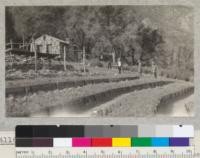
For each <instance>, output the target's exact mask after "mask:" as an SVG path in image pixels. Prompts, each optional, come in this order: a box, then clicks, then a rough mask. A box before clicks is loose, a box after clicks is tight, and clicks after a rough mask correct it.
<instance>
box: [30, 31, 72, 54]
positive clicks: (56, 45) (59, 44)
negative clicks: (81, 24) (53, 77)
mask: <svg viewBox="0 0 200 158" xmlns="http://www.w3.org/2000/svg"><path fill="white" fill-rule="evenodd" d="M34 43H35V49H36V51H37V52H39V53H44V54H54V55H60V56H61V57H63V54H64V50H66V51H67V48H68V47H69V40H66V41H64V40H61V39H58V38H56V37H53V36H50V35H46V34H45V35H42V36H40V37H38V38H37V39H35V40H34ZM34 43H33V44H32V47H31V50H30V51H34V46H33V45H34Z"/></svg>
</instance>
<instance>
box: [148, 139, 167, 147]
mask: <svg viewBox="0 0 200 158" xmlns="http://www.w3.org/2000/svg"><path fill="white" fill-rule="evenodd" d="M151 142H152V146H156V147H166V146H169V138H152V139H151Z"/></svg>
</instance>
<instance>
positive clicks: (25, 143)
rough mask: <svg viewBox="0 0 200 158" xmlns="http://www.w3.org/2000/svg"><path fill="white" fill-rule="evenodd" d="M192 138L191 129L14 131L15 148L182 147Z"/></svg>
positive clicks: (51, 128)
mask: <svg viewBox="0 0 200 158" xmlns="http://www.w3.org/2000/svg"><path fill="white" fill-rule="evenodd" d="M161 130H162V131H163V132H161ZM193 137H194V129H193V126H190V125H184V126H179V125H177V126H164V125H161V126H155V127H154V128H153V126H59V127H58V126H17V127H16V147H184V146H190V138H193Z"/></svg>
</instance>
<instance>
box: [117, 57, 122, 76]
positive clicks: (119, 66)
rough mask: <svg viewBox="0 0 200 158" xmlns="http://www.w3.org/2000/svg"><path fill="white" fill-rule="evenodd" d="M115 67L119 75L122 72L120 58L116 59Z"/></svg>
mask: <svg viewBox="0 0 200 158" xmlns="http://www.w3.org/2000/svg"><path fill="white" fill-rule="evenodd" d="M117 67H118V71H119V74H121V71H122V62H121V59H120V58H118V60H117Z"/></svg>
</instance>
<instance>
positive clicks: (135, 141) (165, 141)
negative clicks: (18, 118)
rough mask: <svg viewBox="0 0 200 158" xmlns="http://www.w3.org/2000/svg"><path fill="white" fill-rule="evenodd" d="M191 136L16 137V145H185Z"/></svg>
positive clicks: (188, 142)
mask: <svg viewBox="0 0 200 158" xmlns="http://www.w3.org/2000/svg"><path fill="white" fill-rule="evenodd" d="M184 146H190V139H189V138H139V137H138V138H121V137H120V138H32V139H31V138H30V139H16V147H184Z"/></svg>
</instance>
